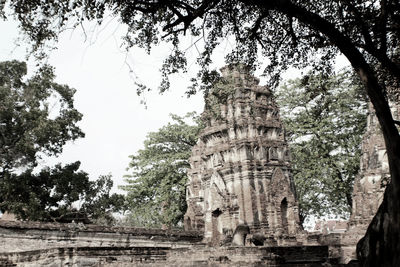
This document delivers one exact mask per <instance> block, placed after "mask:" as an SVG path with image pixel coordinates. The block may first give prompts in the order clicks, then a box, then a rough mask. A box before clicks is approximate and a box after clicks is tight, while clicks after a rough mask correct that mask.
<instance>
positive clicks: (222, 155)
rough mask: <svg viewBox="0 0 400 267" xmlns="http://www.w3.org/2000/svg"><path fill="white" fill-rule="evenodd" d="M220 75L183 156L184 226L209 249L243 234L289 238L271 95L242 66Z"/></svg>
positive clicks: (289, 196)
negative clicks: (192, 142) (198, 234)
mask: <svg viewBox="0 0 400 267" xmlns="http://www.w3.org/2000/svg"><path fill="white" fill-rule="evenodd" d="M221 72H222V74H223V81H222V82H220V83H217V84H216V85H215V86H214V88H213V91H212V92H210V94H209V97H208V98H207V99H206V107H205V111H204V113H203V118H204V121H205V123H206V127H205V128H204V130H203V131H202V132H201V134H200V137H199V140H198V143H197V145H196V146H195V147H194V148H193V151H192V156H191V158H190V164H191V169H190V170H189V172H188V174H189V182H188V184H187V204H188V209H187V212H186V215H185V227H186V229H201V230H204V238H205V241H206V242H211V243H212V244H216V245H217V244H221V243H224V242H227V241H226V240H229V239H232V237H233V235H234V234H235V232H237V231H246V230H243V229H247V231H249V234H250V236H265V237H269V236H273V235H276V234H277V233H278V234H281V235H294V234H295V233H296V232H297V231H298V226H299V216H298V204H297V202H296V197H295V189H294V184H293V179H292V175H291V169H290V154H289V150H288V146H287V143H286V140H285V132H284V129H283V127H282V123H281V121H280V118H279V110H278V107H277V105H276V104H275V102H274V100H273V96H272V94H271V91H270V90H269V89H268V88H267V87H266V86H259V85H258V83H259V80H258V79H257V78H255V77H254V76H252V75H251V74H250V73H249V71H248V70H247V69H246V68H245V67H243V66H236V67H234V68H230V67H224V68H222V69H221ZM217 99H219V101H220V102H218V101H217ZM238 226H239V227H238ZM240 229H241V230H240Z"/></svg>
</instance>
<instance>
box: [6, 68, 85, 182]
mask: <svg viewBox="0 0 400 267" xmlns="http://www.w3.org/2000/svg"><path fill="white" fill-rule="evenodd" d="M26 74H27V67H26V63H24V62H19V61H6V62H0V175H1V176H0V179H2V178H3V176H4V175H6V174H7V173H11V172H14V171H15V170H16V169H17V168H20V167H23V168H32V167H35V166H36V164H37V159H38V157H40V154H41V153H44V154H47V155H57V154H59V153H60V152H61V151H62V147H63V145H64V144H65V143H66V142H67V141H70V140H75V139H77V138H80V137H83V136H84V133H83V132H82V131H81V129H80V128H79V127H78V126H77V122H79V121H80V120H81V119H82V114H81V113H79V112H78V111H77V110H76V109H75V107H74V103H73V101H74V99H73V96H74V93H75V90H74V89H72V88H70V87H68V86H67V85H60V84H57V83H56V82H55V81H54V79H55V75H54V70H53V68H52V67H50V66H48V65H45V66H43V67H41V68H40V69H39V70H38V71H37V72H36V73H35V74H34V75H33V76H32V77H31V78H29V79H24V77H25V76H26Z"/></svg>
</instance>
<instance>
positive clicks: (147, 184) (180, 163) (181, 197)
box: [121, 112, 201, 227]
mask: <svg viewBox="0 0 400 267" xmlns="http://www.w3.org/2000/svg"><path fill="white" fill-rule="evenodd" d="M171 118H172V120H173V123H168V124H167V125H166V126H164V127H162V128H160V129H159V130H158V131H157V132H151V133H149V134H148V135H147V138H146V140H145V141H144V148H143V149H141V150H139V151H138V152H137V154H136V155H133V156H131V159H132V160H131V162H130V164H129V168H128V170H131V171H132V174H131V175H127V176H126V182H127V183H128V185H125V186H122V187H121V188H122V189H124V190H125V191H127V193H128V194H127V202H128V203H129V207H130V215H129V220H130V222H131V223H132V224H134V225H136V226H158V227H159V226H161V225H168V226H179V225H180V224H181V223H182V220H183V215H184V213H185V211H186V195H185V192H186V191H185V190H186V182H187V169H188V168H189V167H190V164H189V157H190V155H191V153H192V147H193V146H194V145H195V144H196V142H197V136H198V133H199V131H200V129H201V126H200V124H199V118H198V116H196V114H195V113H194V112H192V113H187V114H186V115H185V116H183V117H180V116H177V115H171ZM187 120H190V121H192V123H188V122H186V121H187Z"/></svg>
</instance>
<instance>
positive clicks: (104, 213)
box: [0, 161, 124, 224]
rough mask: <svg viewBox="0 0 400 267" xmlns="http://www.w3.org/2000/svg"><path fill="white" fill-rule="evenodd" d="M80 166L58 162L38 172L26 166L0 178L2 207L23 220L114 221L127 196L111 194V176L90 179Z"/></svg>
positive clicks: (2, 209)
mask: <svg viewBox="0 0 400 267" xmlns="http://www.w3.org/2000/svg"><path fill="white" fill-rule="evenodd" d="M79 166H80V162H79V161H77V162H74V163H71V164H67V165H65V166H61V165H60V164H58V165H56V166H55V167H53V168H44V169H42V170H41V171H40V172H39V173H37V174H34V173H33V172H32V170H27V171H25V172H23V173H22V174H19V175H17V174H11V175H10V176H8V177H6V179H2V180H0V195H1V198H2V199H3V201H2V202H1V203H0V209H1V211H3V212H4V211H8V212H12V213H13V214H15V215H16V216H17V217H18V218H20V219H23V220H34V221H59V222H68V221H70V220H72V219H80V220H82V219H85V220H86V222H89V221H92V222H98V223H99V222H100V223H105V224H111V223H113V221H114V218H113V216H112V212H117V211H120V210H122V209H123V206H124V196H123V195H119V194H115V193H114V194H110V190H111V188H112V185H113V182H112V179H111V176H109V175H108V176H100V177H99V179H97V180H95V181H90V180H89V176H88V174H87V173H85V172H83V171H79Z"/></svg>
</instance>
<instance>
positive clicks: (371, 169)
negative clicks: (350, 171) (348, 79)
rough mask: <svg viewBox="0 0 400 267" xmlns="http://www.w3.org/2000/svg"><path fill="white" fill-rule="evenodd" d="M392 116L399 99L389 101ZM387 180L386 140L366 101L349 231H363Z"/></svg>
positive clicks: (396, 115)
mask: <svg viewBox="0 0 400 267" xmlns="http://www.w3.org/2000/svg"><path fill="white" fill-rule="evenodd" d="M390 107H391V111H392V115H393V117H394V118H395V119H398V118H399V117H400V116H399V115H400V104H399V102H398V101H390ZM389 180H390V173H389V163H388V158H387V155H386V148H385V141H384V139H383V135H382V132H381V129H380V126H379V122H378V119H377V117H376V115H375V111H374V108H373V106H372V104H371V103H370V104H369V108H368V119H367V131H366V133H365V134H364V137H363V141H362V156H361V162H360V173H359V174H358V175H357V177H356V179H355V181H354V189H353V207H352V214H351V218H350V224H349V230H352V231H358V232H362V234H364V233H365V230H366V229H367V227H368V225H369V223H370V222H371V220H372V218H373V217H374V215H375V214H376V211H377V210H378V207H379V205H380V204H381V203H382V200H383V193H384V191H385V185H386V183H387V182H388V181H389Z"/></svg>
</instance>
